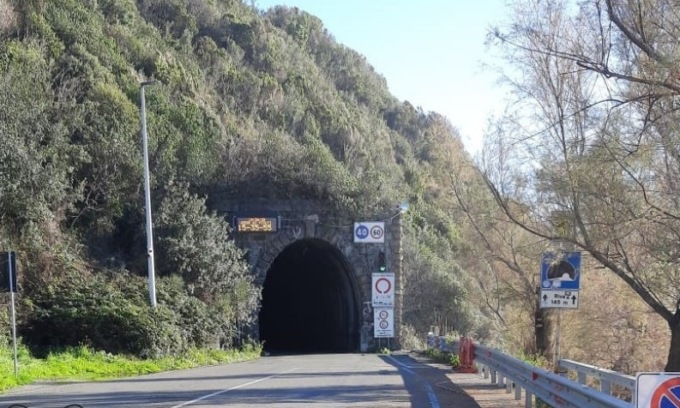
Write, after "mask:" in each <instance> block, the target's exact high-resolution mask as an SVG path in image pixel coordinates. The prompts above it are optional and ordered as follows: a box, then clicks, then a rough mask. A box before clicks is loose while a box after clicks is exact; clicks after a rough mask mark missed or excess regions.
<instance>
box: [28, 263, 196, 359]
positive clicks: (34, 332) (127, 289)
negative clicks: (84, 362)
mask: <svg viewBox="0 0 680 408" xmlns="http://www.w3.org/2000/svg"><path fill="white" fill-rule="evenodd" d="M145 292H146V287H145V281H144V280H143V279H141V278H137V277H134V276H125V275H119V276H115V277H107V276H106V275H104V274H95V275H91V276H83V275H81V274H78V273H69V274H67V275H66V276H65V277H63V278H62V279H60V280H59V281H57V282H53V283H52V284H50V285H48V286H47V287H45V288H44V289H43V290H41V291H38V292H36V293H35V294H34V296H33V303H32V304H29V305H28V306H30V307H31V308H32V310H31V312H30V313H29V314H28V316H27V318H26V320H25V322H24V323H23V324H22V325H21V327H20V329H21V334H22V335H23V336H24V338H25V340H26V342H27V344H29V345H30V346H32V347H33V348H35V349H37V350H48V349H51V348H55V347H56V348H63V347H76V346H81V345H83V344H84V345H88V346H90V347H93V348H95V349H98V350H104V351H107V352H111V353H131V354H134V355H137V356H140V357H158V356H163V355H168V354H174V353H177V352H181V351H185V350H186V349H187V348H188V345H189V343H188V341H187V339H186V337H185V336H184V335H183V332H182V328H181V325H180V324H179V323H180V319H179V318H178V315H177V313H175V312H174V311H173V310H172V309H171V308H169V307H168V306H165V305H162V304H161V305H159V306H158V307H157V308H156V309H151V308H149V306H148V305H147V304H146V300H145V296H144V294H145Z"/></svg>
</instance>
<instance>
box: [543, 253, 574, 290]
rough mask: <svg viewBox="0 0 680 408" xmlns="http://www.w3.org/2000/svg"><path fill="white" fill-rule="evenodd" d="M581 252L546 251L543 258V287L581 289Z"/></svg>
mask: <svg viewBox="0 0 680 408" xmlns="http://www.w3.org/2000/svg"><path fill="white" fill-rule="evenodd" d="M580 286H581V253H580V252H566V253H560V254H553V253H552V252H546V253H544V254H543V257H542V258H541V289H554V290H579V289H580Z"/></svg>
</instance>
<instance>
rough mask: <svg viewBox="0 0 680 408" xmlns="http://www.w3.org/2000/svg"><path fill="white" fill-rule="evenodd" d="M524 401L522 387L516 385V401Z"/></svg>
mask: <svg viewBox="0 0 680 408" xmlns="http://www.w3.org/2000/svg"><path fill="white" fill-rule="evenodd" d="M521 399H522V387H520V386H519V384H517V383H515V400H516V401H519V400H521Z"/></svg>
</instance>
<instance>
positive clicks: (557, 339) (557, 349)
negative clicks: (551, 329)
mask: <svg viewBox="0 0 680 408" xmlns="http://www.w3.org/2000/svg"><path fill="white" fill-rule="evenodd" d="M561 329H562V309H559V310H558V311H557V329H556V330H555V361H554V367H555V372H557V371H558V362H559V361H560V336H561V334H562V333H561V331H562V330H561Z"/></svg>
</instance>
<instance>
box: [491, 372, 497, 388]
mask: <svg viewBox="0 0 680 408" xmlns="http://www.w3.org/2000/svg"><path fill="white" fill-rule="evenodd" d="M495 382H496V370H493V369H492V370H491V384H493V383H495Z"/></svg>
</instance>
